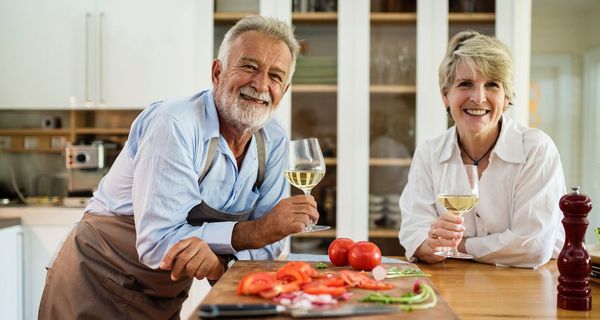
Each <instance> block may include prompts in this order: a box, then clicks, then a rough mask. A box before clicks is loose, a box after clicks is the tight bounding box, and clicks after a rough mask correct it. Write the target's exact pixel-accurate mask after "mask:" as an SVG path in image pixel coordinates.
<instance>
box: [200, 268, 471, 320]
mask: <svg viewBox="0 0 600 320" xmlns="http://www.w3.org/2000/svg"><path fill="white" fill-rule="evenodd" d="M286 263H287V261H264V260H263V261H237V262H236V263H235V264H234V265H233V266H232V267H231V268H230V269H229V270H228V271H227V272H226V273H225V274H224V275H223V277H222V278H221V279H220V280H219V281H218V282H217V283H216V284H215V286H214V287H213V288H212V289H211V290H210V292H209V293H208V295H207V296H206V298H205V299H204V300H203V301H202V305H205V304H224V303H247V304H263V303H265V302H269V301H268V300H265V299H261V298H259V297H256V296H240V295H238V294H237V292H236V290H237V287H238V283H239V282H240V280H241V279H242V278H243V277H245V276H246V275H248V274H250V273H252V272H256V271H276V270H277V269H279V268H280V267H281V266H283V265H284V264H286ZM309 263H310V264H311V265H316V264H317V263H316V262H309ZM326 264H327V265H328V268H327V269H326V270H328V271H338V270H343V269H350V267H335V266H333V265H332V264H331V263H326ZM383 266H385V267H386V268H389V267H393V266H396V267H399V268H402V269H407V268H412V269H419V267H417V266H416V265H414V264H412V263H402V264H395V263H384V264H383ZM417 279H419V280H420V281H426V282H427V283H429V284H430V285H432V283H431V282H430V281H429V279H428V278H427V277H422V278H416V277H409V278H396V279H387V280H386V281H390V282H393V283H394V284H396V288H394V289H392V290H386V291H382V292H385V293H386V294H389V295H392V296H401V295H402V294H404V293H407V292H410V291H411V290H412V286H413V284H414V283H415V281H416V280H417ZM432 287H433V285H432ZM434 289H435V287H434ZM435 291H436V293H437V297H438V302H437V305H436V306H435V307H434V308H431V309H426V310H415V311H411V312H403V311H399V312H398V313H396V314H389V313H388V314H381V315H371V316H360V317H358V316H357V317H353V318H352V319H386V320H387V319H392V318H393V319H459V318H458V316H457V315H456V314H455V313H454V311H452V309H451V308H450V306H448V304H447V303H446V301H445V300H444V298H443V297H442V296H441V295H440V294H439V292H438V291H437V289H435ZM349 292H351V293H352V295H351V297H350V300H348V301H340V305H341V304H345V303H351V304H357V303H359V300H360V299H362V298H363V297H364V296H366V295H367V294H369V293H370V292H372V291H371V290H363V289H358V288H351V289H350V290H349ZM269 319H289V318H288V317H285V316H283V317H269ZM324 319H325V318H324ZM337 319H339V318H337Z"/></svg>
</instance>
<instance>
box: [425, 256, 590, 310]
mask: <svg viewBox="0 0 600 320" xmlns="http://www.w3.org/2000/svg"><path fill="white" fill-rule="evenodd" d="M418 266H419V268H421V269H422V270H423V271H425V272H428V273H430V274H431V281H432V282H433V284H434V285H435V287H436V288H437V289H438V291H439V292H440V293H441V295H442V296H443V297H444V299H445V300H446V302H448V304H449V305H450V307H451V308H452V309H453V310H454V312H456V314H458V316H459V317H460V318H461V319H478V320H479V319H524V318H531V319H600V286H599V285H596V284H592V310H590V311H571V310H564V309H560V308H558V307H557V306H556V294H557V289H556V286H557V285H558V275H559V273H558V268H557V266H556V260H550V262H548V263H547V264H546V265H544V266H542V267H540V268H538V269H536V270H532V269H518V268H508V267H495V266H492V265H486V264H481V263H477V262H473V261H461V260H454V259H448V260H446V261H444V262H442V263H438V264H433V265H429V264H423V263H419V264H418Z"/></svg>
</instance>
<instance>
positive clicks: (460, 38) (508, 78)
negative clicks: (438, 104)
mask: <svg viewBox="0 0 600 320" xmlns="http://www.w3.org/2000/svg"><path fill="white" fill-rule="evenodd" d="M459 62H465V63H467V64H468V65H470V66H471V67H472V68H473V69H474V70H476V71H477V72H478V73H479V74H481V75H482V76H484V77H485V78H487V79H491V80H494V81H498V82H500V83H502V87H504V92H505V93H506V97H508V101H509V103H510V104H512V101H513V99H514V97H515V90H514V87H513V85H512V77H513V68H514V64H513V59H512V55H511V54H510V50H509V49H508V47H507V46H506V45H505V44H504V43H502V42H501V41H500V40H498V39H496V38H494V37H490V36H486V35H483V34H480V33H479V32H477V31H472V30H469V31H463V32H460V33H458V34H457V35H455V36H454V37H453V38H452V39H451V40H450V42H449V43H448V50H447V51H446V55H445V56H444V59H443V60H442V63H441V64H440V69H439V77H440V90H441V92H442V94H444V95H445V94H447V93H448V90H449V89H450V87H451V86H452V83H453V82H454V76H455V74H456V66H457V65H458V63H459Z"/></svg>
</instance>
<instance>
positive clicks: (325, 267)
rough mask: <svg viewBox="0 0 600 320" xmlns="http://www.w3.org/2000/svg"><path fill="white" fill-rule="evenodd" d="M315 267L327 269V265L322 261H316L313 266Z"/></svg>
mask: <svg viewBox="0 0 600 320" xmlns="http://www.w3.org/2000/svg"><path fill="white" fill-rule="evenodd" d="M315 268H317V269H327V265H326V264H324V263H323V262H319V263H317V265H316V266H315Z"/></svg>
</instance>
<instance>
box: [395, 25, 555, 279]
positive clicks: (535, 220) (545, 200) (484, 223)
mask: <svg viewBox="0 0 600 320" xmlns="http://www.w3.org/2000/svg"><path fill="white" fill-rule="evenodd" d="M512 75H513V61H512V57H511V55H510V52H509V50H508V48H507V47H506V46H505V45H504V44H503V43H501V42H500V41H498V40H497V39H495V38H492V37H489V36H485V35H482V34H479V33H477V32H474V31H465V32H461V33H459V34H457V35H456V36H455V37H454V38H452V39H451V40H450V43H449V45H448V50H447V52H446V55H445V57H444V59H443V61H442V63H441V65H440V69H439V77H440V80H439V81H440V90H441V94H442V99H443V101H444V104H445V106H446V109H447V112H448V114H449V115H450V116H451V117H452V119H454V121H455V125H454V126H453V127H452V128H450V129H448V130H447V131H446V132H445V133H444V134H442V135H441V136H439V137H437V138H434V139H431V140H428V141H426V142H425V143H424V144H422V145H420V146H419V147H418V148H417V150H416V151H415V155H414V159H413V163H412V165H411V168H410V173H409V177H408V184H407V185H406V187H405V188H404V192H403V193H402V197H401V199H400V208H401V209H402V225H401V228H400V234H399V237H400V243H401V244H402V246H404V248H405V249H406V257H407V258H408V259H410V260H414V259H415V258H416V259H419V260H421V261H425V262H428V263H435V262H439V261H442V260H444V259H446V258H445V257H442V256H438V255H436V254H435V253H436V252H437V251H439V250H440V249H442V248H443V247H455V246H456V247H457V249H458V250H459V251H460V252H464V253H468V254H470V255H472V256H473V257H474V259H475V260H476V261H479V262H483V263H490V264H496V265H508V266H514V267H526V268H534V267H536V266H540V265H543V264H545V263H546V262H548V260H550V258H551V257H554V258H556V257H557V256H558V254H559V253H560V250H561V248H562V245H563V242H564V229H563V227H562V225H561V223H560V221H561V217H562V214H561V211H560V209H559V206H558V201H559V199H560V197H561V196H562V195H563V194H564V193H565V181H564V175H563V170H562V166H561V163H560V157H559V154H558V151H557V149H556V146H555V145H554V143H553V142H552V140H551V139H550V137H548V136H547V135H546V134H544V133H543V132H542V131H540V130H538V129H532V128H528V127H526V126H523V125H521V124H519V123H517V122H515V121H513V120H511V119H510V118H509V117H508V116H507V115H505V114H504V112H505V111H506V110H507V109H508V106H509V104H511V100H512V99H513V97H514V91H513V87H512V83H511V78H512ZM520 107H524V106H520ZM446 163H457V164H474V165H477V169H478V173H479V202H478V204H477V205H476V207H475V208H473V209H472V210H471V211H469V212H468V213H466V214H465V215H463V216H462V217H460V216H456V215H453V214H450V213H449V212H447V211H446V210H445V209H444V207H442V205H441V204H439V203H437V202H436V195H437V193H438V190H439V187H440V186H439V182H440V177H441V174H442V167H443V165H444V164H446Z"/></svg>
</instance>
